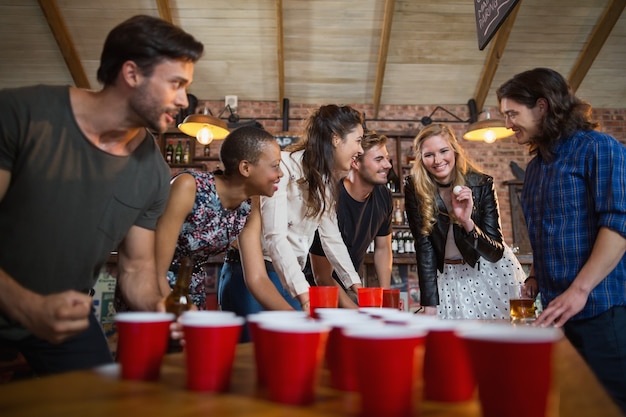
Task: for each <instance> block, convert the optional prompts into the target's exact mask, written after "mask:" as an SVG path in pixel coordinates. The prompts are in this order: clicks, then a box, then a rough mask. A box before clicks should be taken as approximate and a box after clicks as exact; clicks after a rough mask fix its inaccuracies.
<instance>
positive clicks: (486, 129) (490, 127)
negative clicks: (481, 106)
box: [463, 111, 513, 143]
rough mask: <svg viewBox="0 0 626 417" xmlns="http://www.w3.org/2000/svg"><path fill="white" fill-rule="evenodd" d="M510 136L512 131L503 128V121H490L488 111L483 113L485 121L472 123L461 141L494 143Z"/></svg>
mask: <svg viewBox="0 0 626 417" xmlns="http://www.w3.org/2000/svg"><path fill="white" fill-rule="evenodd" d="M510 136H513V131H512V130H511V129H508V128H507V127H506V126H505V124H504V120H502V119H492V118H491V116H490V114H489V111H485V119H484V120H480V121H477V122H474V123H472V124H471V125H470V126H469V128H468V129H467V132H465V134H464V135H463V139H465V140H476V141H484V142H486V143H494V142H495V141H496V140H498V139H504V138H508V137H510Z"/></svg>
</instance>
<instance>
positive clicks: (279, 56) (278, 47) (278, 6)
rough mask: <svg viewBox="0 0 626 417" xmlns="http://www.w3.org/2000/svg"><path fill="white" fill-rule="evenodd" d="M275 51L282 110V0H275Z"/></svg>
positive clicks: (283, 60) (283, 39)
mask: <svg viewBox="0 0 626 417" xmlns="http://www.w3.org/2000/svg"><path fill="white" fill-rule="evenodd" d="M276 53H277V62H276V64H277V69H278V103H279V106H280V112H281V113H282V112H283V99H284V98H285V38H284V26H283V0H276Z"/></svg>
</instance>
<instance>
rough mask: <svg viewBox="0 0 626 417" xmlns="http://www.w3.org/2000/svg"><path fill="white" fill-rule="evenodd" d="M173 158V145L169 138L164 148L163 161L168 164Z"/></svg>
mask: <svg viewBox="0 0 626 417" xmlns="http://www.w3.org/2000/svg"><path fill="white" fill-rule="evenodd" d="M173 160H174V146H173V145H172V141H171V140H170V141H169V142H168V143H167V148H165V161H166V162H167V163H168V164H171V163H172V162H174V161H173Z"/></svg>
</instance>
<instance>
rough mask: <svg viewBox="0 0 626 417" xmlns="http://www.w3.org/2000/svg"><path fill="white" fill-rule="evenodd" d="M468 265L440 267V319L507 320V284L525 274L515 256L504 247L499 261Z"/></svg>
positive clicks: (438, 312) (522, 278) (438, 313)
mask: <svg viewBox="0 0 626 417" xmlns="http://www.w3.org/2000/svg"><path fill="white" fill-rule="evenodd" d="M478 262H479V263H480V267H479V265H478V264H476V265H475V267H474V268H472V267H471V266H470V265H468V264H459V265H449V264H445V265H444V266H443V272H442V273H439V274H438V276H437V286H438V287H439V306H437V315H438V316H439V318H441V319H508V318H509V284H512V283H514V282H520V281H522V282H523V281H524V279H525V277H526V274H525V273H524V270H523V269H522V266H521V265H520V263H519V261H518V260H517V257H516V256H515V254H514V253H513V251H512V250H511V248H509V247H508V246H507V245H504V254H503V256H502V258H501V259H500V260H499V261H498V262H495V263H492V262H489V261H486V260H485V259H483V258H480V259H479V261H478Z"/></svg>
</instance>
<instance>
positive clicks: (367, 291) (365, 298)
mask: <svg viewBox="0 0 626 417" xmlns="http://www.w3.org/2000/svg"><path fill="white" fill-rule="evenodd" d="M357 295H358V299H359V307H382V306H383V289H382V288H380V287H361V288H358V290H357Z"/></svg>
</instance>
